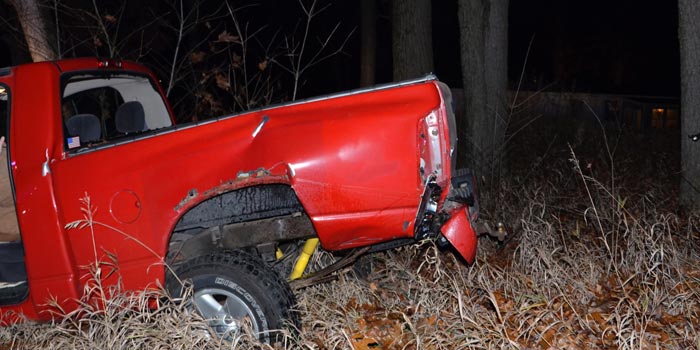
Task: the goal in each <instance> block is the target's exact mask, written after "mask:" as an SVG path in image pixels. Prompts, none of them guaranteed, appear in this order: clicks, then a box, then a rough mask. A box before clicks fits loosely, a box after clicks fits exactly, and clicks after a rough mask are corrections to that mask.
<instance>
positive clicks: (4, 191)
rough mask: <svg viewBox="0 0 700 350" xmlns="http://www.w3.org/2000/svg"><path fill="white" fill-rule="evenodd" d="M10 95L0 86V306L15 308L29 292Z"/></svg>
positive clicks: (6, 87) (6, 88) (4, 87)
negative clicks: (10, 146)
mask: <svg viewBox="0 0 700 350" xmlns="http://www.w3.org/2000/svg"><path fill="white" fill-rule="evenodd" d="M9 105H10V91H9V87H8V86H7V85H4V84H1V83H0V305H8V304H17V303H19V302H21V301H22V300H24V299H25V298H26V297H27V295H28V292H29V289H28V287H27V273H26V269H25V266H24V249H23V247H22V240H21V238H20V233H19V224H18V223H17V211H16V207H15V198H14V193H13V191H12V176H11V167H10V162H9V161H10V159H9V157H8V151H7V143H6V141H5V140H6V139H7V138H8V135H9V134H8V130H9V128H8V127H9V115H10V108H9Z"/></svg>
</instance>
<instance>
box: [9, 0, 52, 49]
mask: <svg viewBox="0 0 700 350" xmlns="http://www.w3.org/2000/svg"><path fill="white" fill-rule="evenodd" d="M10 3H11V4H12V6H14V8H15V10H16V11H17V18H18V19H19V22H20V25H21V26H22V31H23V32H24V38H25V40H26V41H27V48H28V49H29V54H30V55H31V56H32V61H34V62H41V61H53V60H55V59H56V52H55V51H54V49H53V48H52V47H51V45H49V36H48V32H47V31H46V28H47V26H46V20H45V19H44V17H43V16H42V15H41V8H40V7H39V0H10Z"/></svg>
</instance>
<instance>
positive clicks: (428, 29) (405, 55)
mask: <svg viewBox="0 0 700 350" xmlns="http://www.w3.org/2000/svg"><path fill="white" fill-rule="evenodd" d="M391 12H392V13H391V18H392V24H391V27H392V33H391V34H392V41H393V45H392V48H393V55H392V56H393V59H394V63H393V65H394V80H395V81H398V80H405V79H410V78H416V77H419V76H421V75H424V74H427V73H430V72H432V71H433V30H432V20H431V17H432V16H431V9H430V0H393V1H392V11H391Z"/></svg>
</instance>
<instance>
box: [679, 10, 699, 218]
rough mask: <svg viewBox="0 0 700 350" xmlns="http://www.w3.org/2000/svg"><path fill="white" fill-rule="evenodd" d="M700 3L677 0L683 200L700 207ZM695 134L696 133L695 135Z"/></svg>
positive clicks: (691, 207)
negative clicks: (699, 140) (699, 136)
mask: <svg viewBox="0 0 700 350" xmlns="http://www.w3.org/2000/svg"><path fill="white" fill-rule="evenodd" d="M699 17H700V3H699V2H697V1H696V0H679V1H678V26H679V28H678V29H679V30H678V36H679V41H680V50H681V55H680V56H681V111H682V113H681V138H682V140H681V198H680V200H681V204H682V205H684V206H685V207H686V208H688V209H698V208H700V144H698V142H695V141H696V140H697V134H698V132H700V100H698V96H699V95H700V22H698V20H697V19H698V18H699ZM693 136H695V137H693Z"/></svg>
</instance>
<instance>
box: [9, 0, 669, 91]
mask: <svg viewBox="0 0 700 350" xmlns="http://www.w3.org/2000/svg"><path fill="white" fill-rule="evenodd" d="M79 3H80V2H76V4H79ZM239 3H240V4H239ZM250 3H252V4H254V5H255V6H252V7H250V8H247V9H245V11H242V12H241V15H242V16H244V17H243V18H241V21H243V22H246V23H248V24H249V26H250V27H251V28H256V27H257V28H259V27H265V29H264V31H263V33H262V34H261V35H260V38H261V41H265V40H266V39H267V38H269V37H272V35H274V33H276V32H280V31H287V32H289V31H292V30H294V29H295V28H297V29H298V28H299V27H298V26H299V25H303V23H300V19H301V18H302V17H303V14H302V12H301V9H300V6H299V4H298V2H296V1H288V0H261V1H257V2H250ZM245 4H248V3H244V2H237V3H234V4H232V5H234V6H242V5H245ZM319 5H320V6H325V5H329V6H328V7H327V8H326V10H324V12H322V13H321V14H320V15H318V16H317V17H316V18H314V20H313V23H312V29H311V34H312V35H313V36H314V39H315V40H318V38H320V37H323V36H324V35H326V34H327V33H328V32H329V31H330V30H331V29H332V28H333V26H335V25H336V24H338V23H340V26H339V29H338V32H337V33H336V35H335V37H334V40H333V41H332V43H333V44H334V45H340V44H341V43H342V40H344V39H345V38H346V37H347V36H350V38H349V40H348V42H347V44H346V45H345V47H344V49H343V53H341V54H339V55H336V56H334V57H332V58H330V59H328V60H327V61H324V62H323V63H321V64H318V65H317V66H315V67H313V68H312V69H310V70H309V71H308V73H307V74H306V75H305V79H304V80H303V82H302V83H303V88H302V89H301V94H302V97H304V96H312V95H318V94H323V93H329V92H334V91H340V90H345V89H350V88H354V87H357V86H358V82H359V69H360V67H359V51H360V37H359V28H358V25H359V24H358V23H359V18H360V15H361V14H360V13H359V2H357V1H330V0H325V1H320V3H319ZM376 5H377V42H378V44H377V71H376V78H377V83H382V82H389V81H391V80H392V69H391V6H390V2H389V1H387V0H379V1H377V4H376ZM163 10H164V9H159V8H156V9H154V11H156V12H157V11H163ZM105 13H109V10H108V9H105ZM144 15H145V16H148V15H149V11H148V10H146V9H145V8H144V7H143V4H140V3H137V2H134V1H131V2H129V3H128V5H127V7H126V12H125V16H124V21H126V26H128V25H129V23H128V22H129V18H136V17H138V16H144ZM13 16H14V11H13V9H12V8H11V7H9V6H8V5H7V4H6V3H4V2H3V3H0V17H2V21H1V22H0V24H1V26H0V39H2V40H0V66H9V65H14V64H18V63H21V62H17V61H22V60H28V59H29V58H28V55H26V53H20V54H18V53H17V50H23V51H26V49H25V48H23V47H18V45H19V43H18V40H17V33H13V31H16V30H17V29H18V28H19V27H18V25H17V23H16V22H14V21H13ZM677 17H678V16H677V5H676V3H675V2H673V1H653V2H646V1H645V2H640V1H632V0H618V1H603V0H587V1H558V0H531V1H522V0H520V1H517V0H514V1H511V3H510V19H509V20H510V25H509V33H510V34H509V77H510V81H511V86H512V88H516V87H517V86H518V82H519V80H520V76H521V74H522V76H523V80H522V84H521V88H522V89H526V90H535V89H546V90H553V91H578V92H600V93H620V94H639V95H654V96H677V95H678V94H679V53H678V38H677V27H678V19H677ZM432 19H433V46H434V62H435V73H436V74H437V76H438V78H440V79H441V80H443V81H445V82H447V83H448V84H449V85H450V86H453V87H460V86H461V85H462V83H461V80H462V78H461V73H460V61H459V26H458V20H457V1H456V0H449V1H445V0H441V1H433V13H432ZM530 43H532V44H531V47H530V49H529V51H528V46H529V45H530ZM258 55H261V54H260V53H258ZM526 57H527V63H525V60H526Z"/></svg>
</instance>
